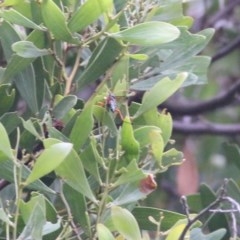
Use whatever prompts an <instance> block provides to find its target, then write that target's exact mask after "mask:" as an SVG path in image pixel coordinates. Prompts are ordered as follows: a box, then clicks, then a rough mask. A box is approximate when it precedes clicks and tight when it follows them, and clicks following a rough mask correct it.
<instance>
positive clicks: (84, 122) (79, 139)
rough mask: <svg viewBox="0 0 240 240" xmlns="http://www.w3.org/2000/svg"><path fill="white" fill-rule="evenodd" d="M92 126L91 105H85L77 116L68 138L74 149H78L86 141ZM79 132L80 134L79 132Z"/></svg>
mask: <svg viewBox="0 0 240 240" xmlns="http://www.w3.org/2000/svg"><path fill="white" fill-rule="evenodd" d="M92 127H93V117H92V106H87V107H85V108H84V109H83V111H82V112H81V114H80V115H79V116H78V117H77V119H76V121H75V124H74V126H73V128H72V131H71V133H70V136H69V138H70V140H71V142H72V143H73V145H74V149H75V150H77V151H78V150H79V149H80V148H81V147H82V146H83V144H84V143H85V142H86V141H87V139H88V137H89V135H90V132H91V130H92ZM79 132H81V134H79Z"/></svg>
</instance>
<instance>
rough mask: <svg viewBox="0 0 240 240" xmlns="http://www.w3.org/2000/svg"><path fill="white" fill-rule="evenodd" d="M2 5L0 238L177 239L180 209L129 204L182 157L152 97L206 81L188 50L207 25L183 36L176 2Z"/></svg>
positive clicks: (199, 59) (186, 23)
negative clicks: (136, 98) (83, 95)
mask: <svg viewBox="0 0 240 240" xmlns="http://www.w3.org/2000/svg"><path fill="white" fill-rule="evenodd" d="M0 6H1V7H2V8H1V11H0V16H1V19H2V22H1V25H0V38H1V53H2V55H3V56H2V66H1V68H0V77H1V80H0V84H1V85H0V92H1V106H0V122H1V124H0V136H1V137H0V177H1V179H2V182H1V192H0V194H1V199H2V200H1V203H0V204H1V205H0V219H1V226H0V228H1V231H0V234H1V237H5V238H6V239H17V238H18V239H42V238H43V239H94V238H97V239H115V237H119V236H122V237H124V238H126V239H134V240H136V239H143V236H142V234H141V231H142V230H155V231H156V232H157V235H156V238H158V237H163V236H167V237H166V239H177V238H178V237H179V236H180V234H181V232H182V226H185V225H186V223H187V216H185V215H181V214H178V213H174V212H169V211H166V210H163V209H155V208H146V207H141V206H138V207H136V204H137V203H138V201H139V200H141V199H143V198H145V197H146V196H147V195H148V194H149V193H151V192H152V191H153V190H155V189H156V187H157V185H156V182H155V180H154V176H155V175H156V174H158V173H161V172H163V171H166V170H167V169H168V168H169V167H170V166H172V165H176V164H180V163H181V162H182V160H183V156H182V154H181V152H179V151H177V150H176V149H175V148H173V147H172V142H173V141H171V134H172V118H171V115H170V114H169V113H166V112H165V111H164V112H161V113H159V112H158V110H157V106H158V105H159V104H161V103H162V102H163V101H165V100H166V99H167V98H168V97H170V96H171V95H172V94H173V93H174V92H176V91H177V90H178V89H179V88H180V87H182V86H188V85H191V84H196V83H197V84H202V83H204V82H205V81H206V76H205V74H206V70H207V67H208V65H209V62H210V59H209V58H208V57H205V56H196V54H198V53H199V52H200V51H201V50H202V49H203V48H204V47H205V46H206V44H207V43H208V41H209V40H210V38H211V37H212V35H213V30H212V29H206V30H204V31H201V32H199V33H198V34H191V33H190V32H189V31H188V29H189V27H190V26H191V24H192V19H191V18H190V17H186V16H183V14H182V3H181V1H179V0H173V1H165V0H159V1H150V2H149V1H140V0H139V1H126V0H125V1H112V0H101V1H100V0H87V1H83V2H82V1H78V0H76V1H74V0H73V1H58V0H56V1H55V0H36V1H34V0H32V1H24V0H18V1H14V0H6V1H4V2H3V3H1V5H0ZM91 84H92V85H93V84H96V85H97V87H96V89H95V90H94V91H93V92H92V93H91V94H90V97H89V98H88V99H85V100H82V99H80V98H78V97H77V96H78V95H77V94H78V93H79V92H83V91H87V89H88V87H89V86H90V85H91ZM133 90H141V91H147V92H145V94H144V96H143V98H142V102H141V104H140V103H134V102H132V103H131V104H130V103H128V101H127V98H128V96H129V95H131V94H132V93H133ZM112 93H114V94H115V95H116V98H115V97H113V95H112ZM105 100H106V104H105V103H104V101H105ZM22 102H24V103H25V104H26V105H24V110H23V111H22V110H21V109H19V105H20V104H21V103H22ZM100 102H103V104H100ZM116 104H118V107H119V109H120V110H119V111H121V114H120V116H124V117H123V119H121V118H119V116H118V115H117V114H116V112H119V111H118V108H115V105H116ZM109 108H110V109H109ZM17 109H18V112H16V110H17ZM111 110H112V111H111ZM20 112H21V115H20ZM7 184H8V185H7ZM3 186H4V187H3ZM179 220H180V222H179ZM175 224H176V225H175ZM199 224H200V223H199V222H198V223H197V225H196V226H199ZM196 230H197V231H196ZM188 234H193V235H194V236H200V237H201V238H199V239H207V238H205V235H203V234H202V233H201V231H200V229H195V231H193V232H191V233H188ZM223 234H224V233H223V232H220V233H219V232H218V233H217V234H215V235H214V236H215V239H220V238H221V237H222V235H223ZM144 238H145V239H148V238H149V237H148V236H147V235H146V236H145V237H144Z"/></svg>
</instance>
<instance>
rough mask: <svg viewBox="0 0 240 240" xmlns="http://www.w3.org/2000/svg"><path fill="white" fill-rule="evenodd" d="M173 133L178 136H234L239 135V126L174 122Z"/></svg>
mask: <svg viewBox="0 0 240 240" xmlns="http://www.w3.org/2000/svg"><path fill="white" fill-rule="evenodd" d="M173 131H174V132H175V133H180V134H195V135H205V134H207V135H219V136H220V135H222V136H236V135H240V124H220V123H212V122H202V121H197V122H184V121H174V122H173Z"/></svg>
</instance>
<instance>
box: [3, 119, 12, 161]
mask: <svg viewBox="0 0 240 240" xmlns="http://www.w3.org/2000/svg"><path fill="white" fill-rule="evenodd" d="M0 136H1V137H0V152H2V153H3V154H4V155H5V156H6V157H8V158H10V159H12V160H13V159H14V155H13V150H12V148H11V145H10V141H9V138H8V134H7V132H6V129H5V128H4V126H3V125H2V123H0Z"/></svg>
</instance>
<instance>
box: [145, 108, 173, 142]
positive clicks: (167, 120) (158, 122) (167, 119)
mask: <svg viewBox="0 0 240 240" xmlns="http://www.w3.org/2000/svg"><path fill="white" fill-rule="evenodd" d="M143 117H144V120H145V122H146V125H154V126H156V127H158V128H159V129H161V133H162V138H163V141H164V145H165V146H166V145H167V143H168V141H169V139H170V137H171V135H172V129H173V120H172V117H171V114H170V113H168V112H166V111H162V112H159V111H158V109H157V108H155V109H152V110H150V111H147V112H145V113H144V114H143Z"/></svg>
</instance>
